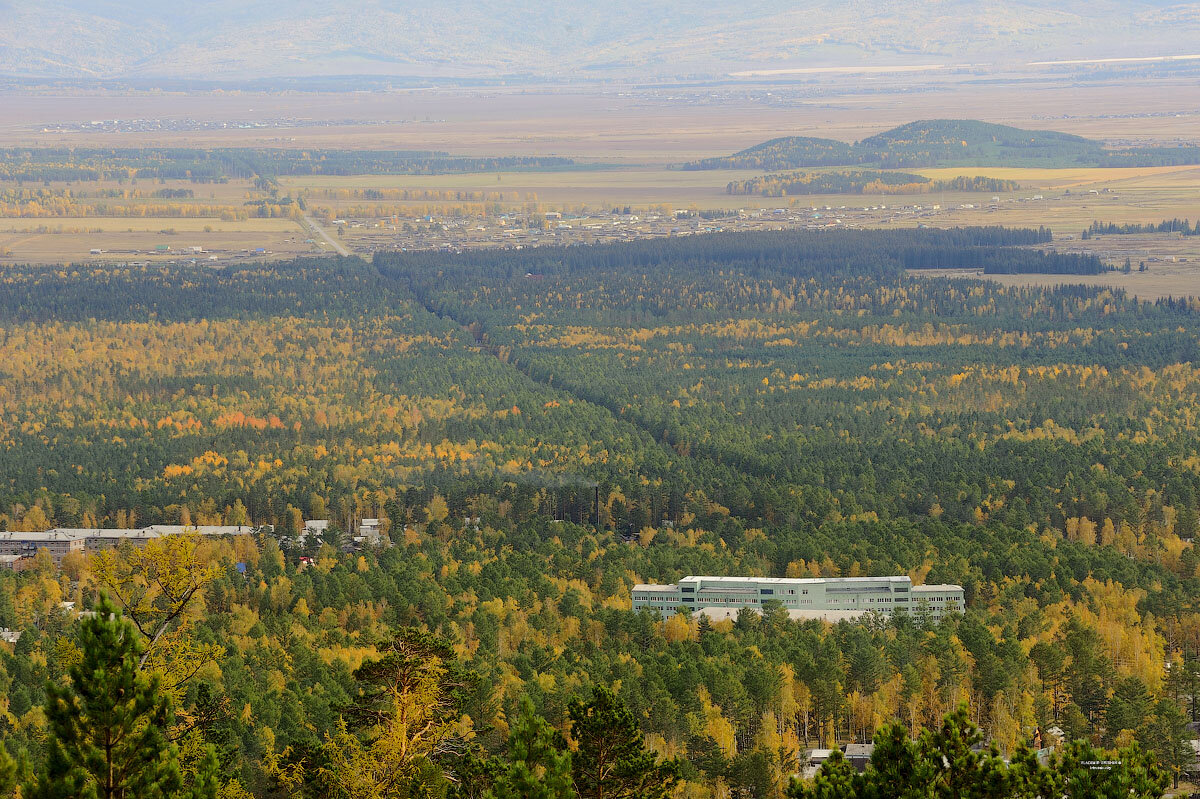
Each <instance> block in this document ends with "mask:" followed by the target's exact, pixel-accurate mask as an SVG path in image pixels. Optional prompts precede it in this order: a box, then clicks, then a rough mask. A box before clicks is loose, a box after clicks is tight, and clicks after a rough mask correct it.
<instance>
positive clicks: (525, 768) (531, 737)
mask: <svg viewBox="0 0 1200 799" xmlns="http://www.w3.org/2000/svg"><path fill="white" fill-rule="evenodd" d="M555 738H556V736H555V732H554V728H553V727H551V726H550V725H549V724H547V723H546V720H545V719H543V718H541V717H540V716H538V715H537V714H536V713H535V712H534V709H533V701H532V700H531V699H530V698H529V697H528V696H522V697H521V708H520V713H519V715H518V716H517V718H516V720H515V721H514V722H513V724H512V727H511V730H510V732H509V736H508V762H507V763H506V764H505V766H504V767H503V770H502V771H501V772H500V773H499V774H498V775H497V777H496V782H495V785H494V787H493V788H492V790H491V791H490V792H489V793H488V794H486V796H487V797H489V799H493V798H494V799H575V796H576V793H575V788H574V784H573V782H572V778H571V753H570V751H568V750H567V749H566V748H565V747H562V748H560V747H559V746H557V745H556V741H555Z"/></svg>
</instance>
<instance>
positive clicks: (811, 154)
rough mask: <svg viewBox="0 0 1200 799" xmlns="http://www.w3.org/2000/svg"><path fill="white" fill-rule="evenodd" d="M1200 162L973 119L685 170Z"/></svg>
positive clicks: (792, 143)
mask: <svg viewBox="0 0 1200 799" xmlns="http://www.w3.org/2000/svg"><path fill="white" fill-rule="evenodd" d="M1197 163H1200V147H1131V148H1126V149H1122V150H1113V149H1109V148H1108V147H1107V146H1105V144H1104V143H1103V142H1100V141H1096V140H1094V139H1085V138H1083V137H1082V136H1073V135H1071V134H1068V133H1059V132H1057V131H1045V130H1022V129H1021V128H1014V127H1010V126H1008V125H993V124H990V123H987V122H978V121H975V120H969V119H933V120H921V121H918V122H910V123H909V124H907V125H901V126H900V127H898V128H894V129H892V130H889V131H885V132H883V133H880V134H877V135H875V136H871V137H869V138H866V139H863V140H862V141H860V142H856V143H854V144H847V143H845V142H840V141H835V140H833V139H816V138H812V137H809V136H787V137H783V138H779V139H772V140H770V141H766V142H763V143H762V144H758V145H755V146H754V147H750V148H748V149H745V150H742V151H741V152H738V153H734V154H733V155H730V156H725V157H721V158H706V159H703V160H700V161H693V162H691V163H688V164H684V165H683V168H684V169H764V170H783V169H797V168H801V167H815V166H856V165H860V164H861V165H870V166H876V167H881V168H884V169H905V168H908V169H911V168H913V167H932V166H975V165H980V164H986V165H988V166H1028V167H1079V166H1091V167H1101V166H1107V167H1119V166H1174V165H1178V164H1197Z"/></svg>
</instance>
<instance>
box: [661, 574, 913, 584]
mask: <svg viewBox="0 0 1200 799" xmlns="http://www.w3.org/2000/svg"><path fill="white" fill-rule="evenodd" d="M691 580H704V581H705V582H709V583H766V584H768V585H796V584H804V585H821V584H824V583H834V584H837V583H877V582H889V583H908V582H912V581H911V580H909V578H908V577H906V576H903V575H888V576H884V577H717V576H709V575H688V576H687V577H684V578H683V580H680V582H684V581H691Z"/></svg>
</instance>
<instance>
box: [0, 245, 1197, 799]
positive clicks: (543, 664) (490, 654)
mask: <svg viewBox="0 0 1200 799" xmlns="http://www.w3.org/2000/svg"><path fill="white" fill-rule="evenodd" d="M1048 236H1049V231H1046V230H1005V229H1000V228H974V229H961V230H948V231H933V230H908V231H869V232H868V231H840V232H813V233H786V234H784V233H780V234H714V235H710V236H704V237H689V238H680V239H668V240H659V241H645V242H638V243H633V244H628V245H614V246H605V247H569V248H559V249H555V248H545V249H537V250H525V251H519V252H515V251H514V252H491V253H488V252H467V253H461V254H444V253H380V254H378V255H376V257H375V258H374V259H373V261H372V262H367V261H363V260H359V259H354V258H347V259H329V260H319V259H316V260H303V261H296V262H278V263H267V264H255V265H248V266H241V267H230V268H225V269H211V268H206V267H203V266H186V265H180V266H157V265H156V266H145V267H99V266H92V265H88V266H83V265H76V266H61V267H51V268H46V267H16V268H11V269H8V270H6V271H5V272H4V273H3V275H0V526H2V528H3V529H7V530H11V531H22V530H40V529H46V528H47V527H51V526H56V525H57V526H63V527H96V526H111V527H136V526H142V525H146V524H152V523H164V524H184V525H189V524H221V523H224V524H241V525H249V526H252V527H254V528H256V530H255V532H254V534H252V535H247V536H241V537H238V538H232V539H217V538H203V539H198V538H191V537H177V538H168V539H162V540H160V541H155V542H152V543H151V544H149V545H148V546H147V547H146V548H145V549H140V550H139V549H134V548H132V547H124V548H121V549H118V550H114V551H110V552H107V553H101V554H97V555H84V554H70V555H67V556H66V557H65V558H64V559H63V562H62V564H61V568H59V567H56V566H55V564H54V563H53V562H51V560H50V559H49V557H48V556H47V555H46V554H45V553H43V554H42V555H39V557H38V559H37V562H36V563H35V564H33V567H32V568H29V569H27V570H25V571H21V572H19V573H14V572H8V571H0V628H5V629H6V630H10V631H13V632H17V633H20V635H19V637H17V638H16V640H15V641H14V642H11V643H0V738H2V739H3V744H4V746H3V749H2V750H0V796H6V797H7V796H9V795H11V794H12V791H13V790H14V786H17V785H23V786H24V787H23V788H22V789H21V790H22V793H21V795H22V796H23V797H24V796H61V795H75V794H72V793H71V791H73V790H74V791H80V790H82V788H81V787H80V786H85V787H86V786H92V787H96V786H100V782H97V781H98V780H100V781H102V779H101V777H99V776H97V775H98V774H101V772H103V774H109V775H111V774H113V773H116V772H114V771H113V770H112V769H107V768H106V767H102V766H101V765H97V764H104V763H106V762H108V761H105V759H104V758H105V757H108V758H109V759H110V760H111V761H112V762H118V761H120V762H121V763H125V764H129V763H133V765H132V766H130V769H131V770H130V772H129V773H130V774H132V775H133V776H132V777H130V780H134V779H135V778H136V780H140V782H136V781H130V782H128V784H127V785H125V787H124V788H122V790H125V791H127V792H126V793H125V794H123V795H126V796H133V795H163V796H190V797H215V796H221V797H247V796H253V797H284V796H314V797H315V796H322V797H324V796H338V797H343V796H344V797H351V796H354V797H359V796H378V797H384V796H387V797H391V796H405V797H407V796H433V797H444V796H445V797H484V796H488V797H516V796H544V797H564V798H565V797H572V796H597V797H599V796H629V797H634V796H638V797H641V796H648V797H657V796H662V797H665V796H695V797H714V798H715V797H734V796H736V797H754V798H756V799H757V798H760V797H761V798H763V799H766V798H768V797H769V798H771V799H782V797H784V796H785V795H787V796H793V797H807V796H824V797H834V796H863V795H872V796H874V795H881V796H882V795H903V796H914V797H918V796H919V797H932V796H951V795H956V796H979V797H986V796H997V797H999V796H1018V797H1031V798H1032V797H1041V798H1042V799H1049V797H1051V796H1054V797H1061V796H1072V797H1084V796H1114V797H1115V796H1160V795H1161V794H1162V792H1163V790H1164V788H1165V787H1166V785H1167V784H1168V782H1169V781H1170V780H1172V779H1174V778H1178V777H1179V776H1181V773H1182V771H1183V768H1184V766H1185V765H1186V764H1188V763H1189V762H1190V761H1189V759H1188V756H1187V753H1186V751H1185V747H1186V738H1187V735H1188V733H1187V728H1186V724H1187V722H1188V721H1189V720H1195V719H1198V718H1200V716H1198V714H1200V707H1198V706H1197V704H1196V701H1195V698H1196V696H1197V692H1198V687H1197V686H1198V683H1200V621H1198V619H1200V616H1198V615H1197V613H1196V603H1197V599H1198V598H1200V582H1198V580H1197V570H1198V569H1200V558H1198V557H1197V555H1196V553H1195V551H1194V547H1193V544H1192V541H1193V538H1194V537H1195V534H1196V531H1197V526H1198V525H1200V521H1198V518H1197V510H1198V506H1200V458H1198V457H1197V454H1196V439H1197V430H1198V425H1200V402H1198V401H1197V397H1198V396H1200V371H1198V368H1197V366H1196V364H1198V363H1200V351H1198V349H1200V348H1198V343H1197V342H1198V340H1200V339H1198V334H1200V305H1197V303H1196V302H1195V301H1193V300H1190V299H1177V300H1164V301H1159V302H1143V301H1139V300H1137V299H1135V298H1133V297H1130V296H1127V295H1125V294H1123V293H1121V292H1119V291H1112V290H1106V289H1096V288H1086V287H1079V286H1064V287H1058V288H1030V287H1024V288H1021V287H1005V286H1002V285H999V284H996V283H992V282H987V281H983V280H966V279H947V278H943V277H936V276H934V277H929V276H924V275H923V274H922V272H921V270H922V269H924V268H929V267H938V266H964V265H969V266H975V267H980V268H982V269H983V270H984V271H985V272H992V273H995V272H1006V271H1043V272H1051V273H1069V272H1075V271H1087V270H1097V269H1100V268H1102V265H1101V264H1100V262H1099V261H1095V260H1094V259H1085V258H1080V257H1077V256H1063V255H1055V254H1044V253H1041V252H1039V251H1038V250H1037V246H1038V245H1039V244H1042V243H1044V242H1045V241H1047V239H1048ZM363 518H374V519H379V520H380V524H381V530H382V532H383V534H384V538H385V543H387V544H390V545H389V546H380V547H373V546H366V547H363V548H361V549H355V548H353V547H350V546H348V545H347V544H348V542H349V538H350V536H351V535H352V534H353V532H354V531H355V529H356V527H357V525H358V523H359V522H360V521H361V520H362V519H363ZM306 519H328V520H330V525H329V528H328V530H327V531H325V532H324V533H322V534H321V535H312V536H304V535H303V523H304V520H306ZM688 574H715V575H721V574H727V575H759V576H776V577H783V576H793V577H806V576H807V577H820V576H862V575H890V574H905V575H909V576H910V577H912V579H913V580H914V582H916V583H957V584H959V585H962V586H963V587H964V588H965V591H966V597H967V609H966V612H965V614H964V615H961V616H958V615H952V616H950V617H949V618H946V619H944V620H941V621H934V620H933V619H932V618H931V617H930V615H929V614H928V613H925V612H923V611H922V610H920V609H918V610H917V611H916V612H914V613H912V614H906V613H900V614H897V615H896V616H894V617H893V618H890V619H889V618H878V617H868V618H867V619H865V620H862V621H858V622H855V623H849V622H841V623H837V624H830V623H826V622H822V621H794V620H791V619H789V617H788V614H787V613H786V611H784V610H783V609H782V606H778V607H777V606H773V605H770V604H768V606H767V607H766V608H765V610H764V612H763V613H762V614H761V615H760V614H755V613H752V612H748V611H747V612H744V613H741V614H740V615H738V617H737V618H736V620H734V621H720V622H712V621H710V620H708V619H707V618H704V617H691V616H689V615H687V614H679V615H676V616H673V617H672V618H670V619H666V620H664V619H662V618H660V617H658V616H657V615H655V614H652V613H648V612H638V613H635V612H633V611H632V610H631V609H630V608H631V604H630V591H631V587H632V586H633V585H634V584H636V583H639V582H672V581H675V580H677V579H679V578H680V577H683V576H685V575H688ZM64 602H66V603H74V604H73V605H64V604H63V603H64ZM93 610H94V611H96V612H95V613H94V614H87V615H83V616H82V617H80V611H93ZM118 694H119V695H120V696H122V697H129V699H128V702H127V703H126V704H123V705H121V707H120V708H119V710H120V712H119V713H117V712H116V711H115V710H114V709H113V708H109V707H108V706H107V705H105V704H104V701H105V699H104V698H105V697H111V696H115V695H118ZM73 708H74V710H72V709H73ZM151 729H157V730H161V731H162V733H161V734H155V733H152V732H151ZM105 731H108V732H109V733H113V734H128V735H131V736H134V735H136V736H138V737H137V738H136V741H137V742H138V746H137V747H136V748H131V749H130V750H129V751H128V752H126V754H125V755H123V754H122V753H121V751H116V752H108V753H107V754H104V753H102V752H99V751H98V750H97V749H96V748H95V746H94V745H93V743H89V742H94V741H95V740H97V739H96V738H95V737H94V736H95V735H99V734H103V733H104V732H105ZM923 731H924V732H923ZM872 739H874V740H875V741H876V743H877V747H876V753H877V757H876V761H875V762H874V764H873V765H872V767H871V768H870V769H868V770H867V771H866V772H865V773H864V774H862V775H856V774H852V773H850V770H849V767H848V766H847V765H845V764H844V763H841V762H839V761H838V760H837V758H834V761H833V762H832V763H831V765H829V766H828V767H827V768H825V769H823V770H822V772H821V773H820V774H819V776H818V779H817V781H816V782H815V783H805V782H793V780H792V775H793V774H796V773H798V772H800V771H801V770H802V768H803V765H804V763H803V760H804V756H805V755H804V753H805V752H806V751H807V750H809V749H812V748H821V747H831V746H835V745H839V744H847V743H866V742H869V741H871V740H872ZM1060 739H1061V740H1060ZM1035 742H1037V743H1035ZM976 743H983V744H985V747H984V748H983V749H982V750H980V749H978V748H975V749H972V746H973V745H974V744H976ZM1039 744H1040V745H1041V746H1043V747H1046V746H1050V745H1052V744H1054V745H1055V753H1054V755H1053V756H1051V757H1050V758H1049V759H1046V758H1043V759H1042V760H1041V761H1039V760H1038V758H1037V757H1035V753H1034V750H1035V749H1036V748H1037V746H1038V745H1039ZM122 751H124V750H122ZM133 751H136V752H141V753H143V754H144V755H145V756H144V757H141V758H140V759H139V758H136V757H133V755H132V754H130V753H129V752H133ZM1113 752H1119V754H1118V755H1115V756H1113V755H1110V754H1109V753H1113ZM5 753H6V754H5ZM126 756H127V760H120V758H122V757H126ZM1110 757H1115V758H1116V759H1117V760H1119V761H1120V762H1119V765H1117V766H1114V767H1113V768H1111V769H1108V770H1104V771H1096V770H1094V769H1089V768H1088V766H1087V765H1086V764H1087V763H1089V762H1091V761H1094V760H1102V759H1109V758H1110ZM611 763H616V764H618V765H619V767H617V768H606V767H605V764H611ZM904 764H909V766H911V768H909V767H908V766H905V765H904ZM121 773H125V772H121ZM901 773H903V775H904V776H902V777H901V776H898V775H900V774H901ZM534 786H536V790H535V787H534ZM872 786H874V787H872ZM880 786H891V787H892V788H894V789H895V792H893V793H887V792H883V793H879V792H878V791H880V790H882V789H881V788H880ZM997 786H998V787H997ZM100 787H103V786H100ZM138 790H141V791H143V793H137V791H138ZM64 791H65V793H64ZM130 791H132V792H130ZM155 791H157V792H158V793H153V792H155ZM989 791H990V792H989ZM56 792H57V793H56ZM81 795H82V794H81ZM114 795H116V794H114Z"/></svg>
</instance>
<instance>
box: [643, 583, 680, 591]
mask: <svg viewBox="0 0 1200 799" xmlns="http://www.w3.org/2000/svg"><path fill="white" fill-rule="evenodd" d="M677 588H679V586H677V585H657V584H655V583H638V584H637V585H635V586H634V587H633V590H634V591H674V590H675V589H677Z"/></svg>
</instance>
